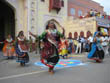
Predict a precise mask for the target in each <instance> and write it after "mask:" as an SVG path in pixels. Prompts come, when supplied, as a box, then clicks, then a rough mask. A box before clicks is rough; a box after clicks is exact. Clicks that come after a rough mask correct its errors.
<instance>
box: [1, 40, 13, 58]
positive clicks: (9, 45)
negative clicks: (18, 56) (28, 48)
mask: <svg viewBox="0 0 110 83" xmlns="http://www.w3.org/2000/svg"><path fill="white" fill-rule="evenodd" d="M13 42H14V41H13V40H12V39H11V40H9V39H6V41H5V42H4V43H5V44H4V46H3V53H4V56H8V57H11V56H15V48H14V46H13Z"/></svg>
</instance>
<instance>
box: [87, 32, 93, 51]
mask: <svg viewBox="0 0 110 83" xmlns="http://www.w3.org/2000/svg"><path fill="white" fill-rule="evenodd" d="M88 43H89V47H90V50H91V47H92V43H93V36H92V34H91V35H90V36H89V38H88ZM90 50H89V51H90Z"/></svg>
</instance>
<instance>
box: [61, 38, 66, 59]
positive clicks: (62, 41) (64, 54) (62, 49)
mask: <svg viewBox="0 0 110 83" xmlns="http://www.w3.org/2000/svg"><path fill="white" fill-rule="evenodd" d="M59 55H60V56H61V57H63V59H65V58H66V59H67V57H68V41H67V40H66V39H65V38H60V43H59Z"/></svg>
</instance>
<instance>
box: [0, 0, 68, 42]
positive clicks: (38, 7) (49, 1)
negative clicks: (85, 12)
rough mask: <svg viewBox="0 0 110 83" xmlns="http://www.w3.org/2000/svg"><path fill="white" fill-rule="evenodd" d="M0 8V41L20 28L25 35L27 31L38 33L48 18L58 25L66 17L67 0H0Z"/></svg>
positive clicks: (14, 34) (41, 30)
mask: <svg viewBox="0 0 110 83" xmlns="http://www.w3.org/2000/svg"><path fill="white" fill-rule="evenodd" d="M0 9H1V10H2V13H0V22H1V24H0V27H2V28H0V30H1V31H3V32H0V39H1V40H0V41H2V40H4V39H5V38H6V36H7V35H8V34H11V35H12V36H13V37H15V36H17V34H18V32H19V31H21V30H23V31H24V33H25V36H26V37H29V31H31V32H32V33H34V34H38V35H39V34H41V33H42V32H43V31H44V29H45V27H46V24H47V23H48V21H49V20H52V19H53V20H55V21H56V24H57V26H59V25H62V23H63V20H65V19H66V18H67V0H0Z"/></svg>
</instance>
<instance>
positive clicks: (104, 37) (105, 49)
mask: <svg viewBox="0 0 110 83" xmlns="http://www.w3.org/2000/svg"><path fill="white" fill-rule="evenodd" d="M101 39H102V46H103V50H104V53H105V55H108V46H107V45H108V37H107V36H106V35H104V36H102V37H101Z"/></svg>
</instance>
